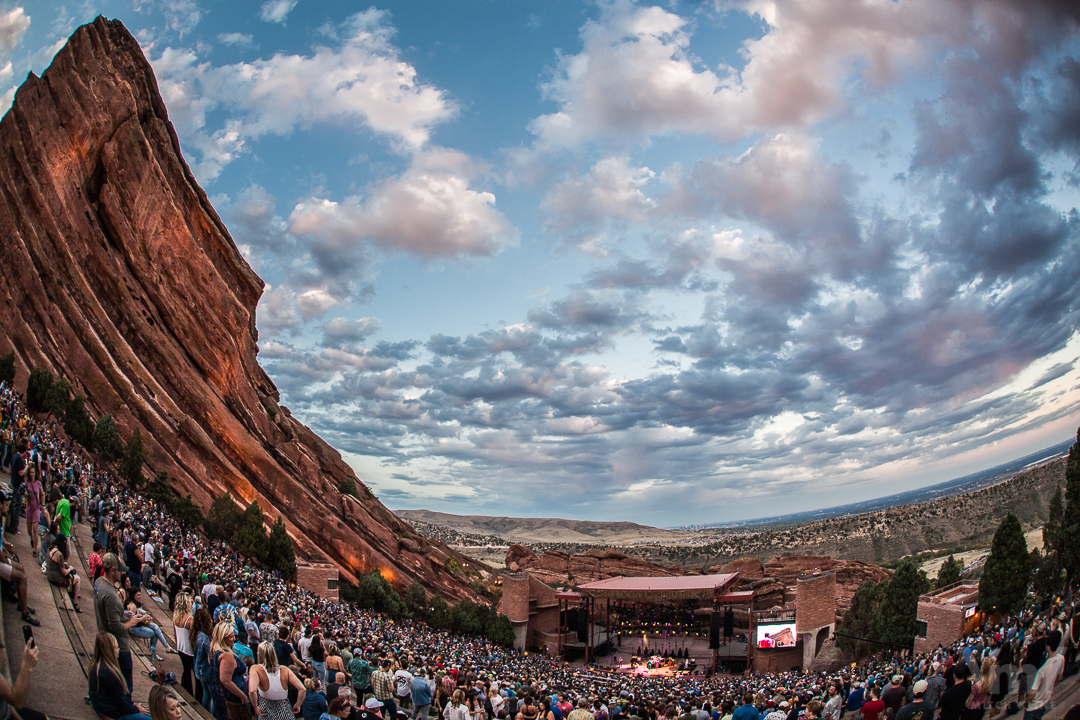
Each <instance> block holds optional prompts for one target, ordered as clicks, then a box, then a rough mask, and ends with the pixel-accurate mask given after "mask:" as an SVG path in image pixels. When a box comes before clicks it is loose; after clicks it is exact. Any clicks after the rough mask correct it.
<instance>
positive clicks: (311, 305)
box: [296, 288, 341, 320]
mask: <svg viewBox="0 0 1080 720" xmlns="http://www.w3.org/2000/svg"><path fill="white" fill-rule="evenodd" d="M340 302H341V300H339V299H338V298H336V297H334V296H333V294H332V293H330V292H329V291H328V290H326V289H324V288H314V289H312V290H305V291H304V292H302V293H300V295H298V296H297V298H296V306H297V308H298V309H299V310H300V314H301V315H302V316H303V317H304V319H305V320H310V319H311V318H314V317H319V316H321V315H325V314H326V313H327V311H328V310H330V308H332V307H334V306H335V305H338V304H339V303H340Z"/></svg>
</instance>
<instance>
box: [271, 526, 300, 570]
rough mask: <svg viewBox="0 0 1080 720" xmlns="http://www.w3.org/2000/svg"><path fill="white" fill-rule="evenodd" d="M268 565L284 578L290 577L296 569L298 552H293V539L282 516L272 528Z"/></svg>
mask: <svg viewBox="0 0 1080 720" xmlns="http://www.w3.org/2000/svg"><path fill="white" fill-rule="evenodd" d="M266 564H267V565H268V566H270V567H271V568H273V569H274V570H277V571H278V572H280V573H281V574H282V576H284V577H289V576H290V575H292V573H293V570H295V569H296V551H295V550H293V544H292V539H291V538H290V537H289V531H288V530H287V529H286V527H285V521H284V520H282V519H281V516H280V515H278V517H277V520H275V521H274V526H273V527H271V528H270V536H269V538H267V541H266Z"/></svg>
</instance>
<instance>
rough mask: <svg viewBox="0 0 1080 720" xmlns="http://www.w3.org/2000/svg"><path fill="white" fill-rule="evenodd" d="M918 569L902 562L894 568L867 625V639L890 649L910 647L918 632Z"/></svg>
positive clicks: (910, 563) (910, 562) (911, 563)
mask: <svg viewBox="0 0 1080 720" xmlns="http://www.w3.org/2000/svg"><path fill="white" fill-rule="evenodd" d="M919 589H920V579H919V569H918V566H916V565H915V563H914V562H912V561H911V560H906V561H905V562H903V563H902V564H901V565H900V567H898V568H897V569H896V572H895V573H894V574H893V576H892V578H891V579H890V580H889V582H888V584H887V585H886V586H885V588H884V589H883V590H882V592H881V599H880V601H879V603H878V607H877V612H875V613H874V620H873V622H872V623H871V624H870V638H871V639H873V640H877V641H878V642H881V643H887V644H888V645H889V646H892V647H893V648H894V649H897V650H903V649H906V648H910V647H911V646H912V644H913V643H914V642H915V633H916V632H918V629H919V625H918V619H917V615H918V611H919Z"/></svg>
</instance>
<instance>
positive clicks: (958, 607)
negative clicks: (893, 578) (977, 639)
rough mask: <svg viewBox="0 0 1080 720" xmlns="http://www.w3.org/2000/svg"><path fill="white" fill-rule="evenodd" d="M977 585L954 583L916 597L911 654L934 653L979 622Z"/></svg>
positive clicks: (980, 617)
mask: <svg viewBox="0 0 1080 720" xmlns="http://www.w3.org/2000/svg"><path fill="white" fill-rule="evenodd" d="M978 605H979V586H978V584H976V583H970V584H969V583H964V582H960V583H956V584H954V585H950V586H949V587H947V588H944V589H942V590H938V591H936V592H932V593H927V594H926V595H923V596H922V597H920V598H919V612H918V620H919V633H918V635H916V637H915V652H917V653H923V652H929V651H931V650H936V649H937V647H938V646H939V645H945V646H947V645H951V644H952V643H954V642H956V641H957V640H959V639H960V638H962V637H963V636H964V635H966V634H967V633H969V632H971V631H973V630H974V629H975V628H976V627H978V626H979V624H980V623H981V622H982V613H980V612H979V608H978Z"/></svg>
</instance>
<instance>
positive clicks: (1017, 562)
mask: <svg viewBox="0 0 1080 720" xmlns="http://www.w3.org/2000/svg"><path fill="white" fill-rule="evenodd" d="M1029 563H1030V557H1029V555H1028V549H1027V541H1026V540H1025V539H1024V529H1023V528H1022V527H1021V526H1020V520H1019V519H1018V518H1017V517H1016V516H1015V515H1013V514H1012V513H1009V514H1008V515H1006V516H1005V519H1004V520H1002V521H1001V524H1000V525H998V529H997V532H995V533H994V542H993V544H991V546H990V557H988V558H987V559H986V567H985V568H984V569H983V575H982V579H980V581H979V605H980V606H981V607H982V608H983V610H985V611H986V612H989V613H995V612H997V613H1010V614H1011V613H1013V612H1015V611H1017V610H1019V609H1020V606H1021V604H1022V603H1023V602H1024V596H1025V595H1026V594H1027V587H1028V582H1029V581H1030V579H1031V572H1030V567H1029Z"/></svg>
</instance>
